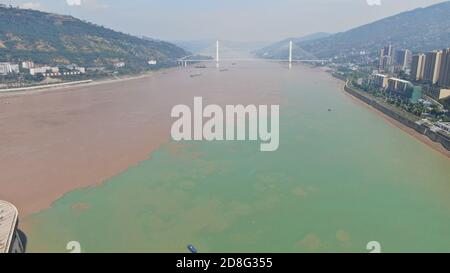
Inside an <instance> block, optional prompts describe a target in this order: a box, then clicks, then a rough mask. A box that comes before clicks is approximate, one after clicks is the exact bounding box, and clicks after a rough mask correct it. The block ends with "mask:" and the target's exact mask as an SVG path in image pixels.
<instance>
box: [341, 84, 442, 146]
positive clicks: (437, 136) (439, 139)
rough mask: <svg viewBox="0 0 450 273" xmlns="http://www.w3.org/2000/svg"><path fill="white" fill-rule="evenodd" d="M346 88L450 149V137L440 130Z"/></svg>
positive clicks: (353, 94) (357, 96) (346, 89)
mask: <svg viewBox="0 0 450 273" xmlns="http://www.w3.org/2000/svg"><path fill="white" fill-rule="evenodd" d="M344 90H345V91H346V92H347V93H349V94H351V95H352V96H354V97H356V98H358V99H360V100H362V101H363V102H365V103H367V104H369V105H370V106H372V107H373V108H375V109H377V110H378V111H381V112H382V113H384V114H386V115H388V116H389V117H391V118H393V119H395V120H397V121H398V122H400V123H402V124H404V125H406V126H408V127H410V128H412V129H414V130H415V131H417V132H418V133H420V134H422V135H425V136H427V137H428V138H429V139H431V140H432V141H434V142H437V143H440V144H442V146H443V147H444V148H445V149H447V151H450V138H449V137H448V136H446V135H444V134H442V133H439V132H433V131H431V130H430V128H428V127H427V126H425V125H421V124H417V123H415V122H414V121H412V120H410V119H408V118H406V117H404V116H402V115H400V114H399V113H396V112H395V111H393V110H391V109H389V108H387V107H386V106H384V105H382V104H381V103H379V102H377V101H376V100H374V99H371V98H370V97H367V96H364V95H362V94H361V93H360V91H357V90H354V89H353V88H351V87H350V86H348V85H347V84H346V85H345V87H344Z"/></svg>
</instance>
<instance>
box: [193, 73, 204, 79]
mask: <svg viewBox="0 0 450 273" xmlns="http://www.w3.org/2000/svg"><path fill="white" fill-rule="evenodd" d="M201 75H202V73H195V74H191V78H194V77H199V76H201Z"/></svg>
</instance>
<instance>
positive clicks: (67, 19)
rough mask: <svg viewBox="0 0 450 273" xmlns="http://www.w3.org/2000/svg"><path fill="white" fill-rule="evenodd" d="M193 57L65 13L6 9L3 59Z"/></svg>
mask: <svg viewBox="0 0 450 273" xmlns="http://www.w3.org/2000/svg"><path fill="white" fill-rule="evenodd" d="M186 55H188V52H186V51H185V50H184V49H181V48H180V47H177V46H175V45H173V44H171V43H167V42H163V41H158V40H150V39H141V38H138V37H135V36H131V35H128V34H124V33H121V32H116V31H114V30H111V29H108V28H105V27H102V26H98V25H94V24H91V23H88V22H84V21H81V20H79V19H77V18H74V17H72V16H64V15H58V14H52V13H46V12H41V11H35V10H26V9H16V8H5V7H0V61H16V62H17V61H21V60H33V61H35V62H37V63H44V64H70V63H76V64H78V65H84V66H109V65H112V64H114V63H116V62H125V63H126V64H127V65H129V66H131V67H134V68H145V67H146V66H148V64H147V62H148V61H149V60H150V59H152V60H157V61H159V62H164V61H168V60H172V59H176V58H179V57H182V56H186Z"/></svg>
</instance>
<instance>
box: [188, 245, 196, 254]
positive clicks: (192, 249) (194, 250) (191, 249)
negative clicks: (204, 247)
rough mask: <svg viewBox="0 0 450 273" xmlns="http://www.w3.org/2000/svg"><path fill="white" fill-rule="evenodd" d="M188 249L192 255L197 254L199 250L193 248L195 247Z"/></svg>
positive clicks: (190, 246) (191, 246)
mask: <svg viewBox="0 0 450 273" xmlns="http://www.w3.org/2000/svg"><path fill="white" fill-rule="evenodd" d="M187 249H188V250H189V251H190V252H191V253H194V254H195V253H197V252H198V251H197V249H196V248H195V247H194V246H193V245H188V246H187Z"/></svg>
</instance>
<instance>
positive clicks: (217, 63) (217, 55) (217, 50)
mask: <svg viewBox="0 0 450 273" xmlns="http://www.w3.org/2000/svg"><path fill="white" fill-rule="evenodd" d="M219 61H220V58H219V40H217V41H216V67H217V68H219Z"/></svg>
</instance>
